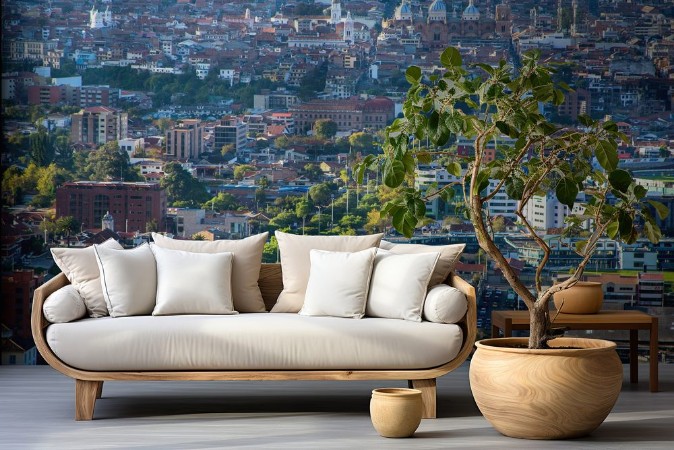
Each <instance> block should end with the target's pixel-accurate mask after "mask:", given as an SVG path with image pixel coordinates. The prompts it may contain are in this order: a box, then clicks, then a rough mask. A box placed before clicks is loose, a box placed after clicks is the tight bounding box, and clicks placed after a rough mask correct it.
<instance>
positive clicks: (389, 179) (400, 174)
mask: <svg viewBox="0 0 674 450" xmlns="http://www.w3.org/2000/svg"><path fill="white" fill-rule="evenodd" d="M383 172H384V184H385V185H386V186H388V187H390V188H395V187H398V186H400V185H401V184H402V182H403V180H405V165H404V164H403V163H402V161H399V160H397V159H393V160H386V162H385V163H384V170H383Z"/></svg>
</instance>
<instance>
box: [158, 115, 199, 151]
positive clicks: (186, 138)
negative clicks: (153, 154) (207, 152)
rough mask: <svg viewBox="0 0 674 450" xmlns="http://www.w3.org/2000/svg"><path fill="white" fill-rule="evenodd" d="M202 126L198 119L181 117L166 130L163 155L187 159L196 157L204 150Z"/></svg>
mask: <svg viewBox="0 0 674 450" xmlns="http://www.w3.org/2000/svg"><path fill="white" fill-rule="evenodd" d="M203 134H204V128H203V126H202V125H201V120H199V119H183V120H181V121H179V122H178V123H177V124H176V125H174V126H173V127H171V129H169V130H168V131H167V132H166V149H165V151H164V156H166V157H167V158H168V159H177V160H181V161H187V160H190V159H198V158H199V157H200V156H201V153H202V152H203V151H204V139H203Z"/></svg>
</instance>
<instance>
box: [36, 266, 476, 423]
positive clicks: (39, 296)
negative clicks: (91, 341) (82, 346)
mask: <svg viewBox="0 0 674 450" xmlns="http://www.w3.org/2000/svg"><path fill="white" fill-rule="evenodd" d="M446 283H447V284H449V285H450V286H454V287H456V288H457V289H458V290H460V291H461V292H463V293H464V294H465V295H466V298H467V302H468V310H467V312H466V315H465V317H464V318H463V320H462V322H461V323H460V324H459V325H460V326H461V328H462V330H463V335H464V336H463V343H462V346H461V350H460V351H459V353H458V354H457V356H456V357H455V358H454V359H453V360H452V361H449V362H447V363H446V364H443V365H440V366H438V367H432V368H428V369H413V370H355V371H354V370H325V371H320V370H295V371H283V370H279V371H267V370H266V371H193V372H188V371H176V372H171V371H162V372H93V371H87V370H81V369H77V368H75V367H72V366H69V365H67V364H65V363H64V362H63V361H61V360H60V359H59V358H58V357H57V356H56V355H55V354H54V353H53V352H52V350H51V348H49V345H48V344H47V340H46V327H47V326H48V325H49V322H48V321H47V320H46V318H45V317H44V315H43V313H42V305H43V304H44V300H45V299H46V298H47V297H48V296H49V295H50V294H51V293H53V292H55V291H56V290H57V289H60V288H61V287H63V286H65V285H67V284H68V279H67V278H66V277H65V275H63V274H62V273H61V274H59V275H57V276H56V277H54V278H52V279H51V280H49V281H48V282H47V283H45V284H43V285H42V286H40V287H39V288H37V289H36V290H35V293H34V296H33V310H32V314H31V324H32V332H33V338H34V340H35V345H36V347H37V349H38V351H39V352H40V354H41V355H42V357H43V358H44V359H45V361H46V362H47V363H48V364H49V365H50V366H52V367H53V368H54V369H56V370H57V371H59V372H61V373H62V374H64V375H67V376H69V377H71V378H74V379H76V380H78V381H91V382H100V383H102V382H103V381H121V380H126V381H139V380H148V381H188V380H194V381H253V380H345V381H348V380H426V381H428V380H432V381H433V382H435V380H434V378H437V377H439V376H442V375H445V374H447V373H449V372H450V371H452V370H454V369H456V368H457V367H459V366H460V365H461V364H463V362H464V361H465V360H466V359H467V358H468V356H469V355H470V354H471V352H472V350H473V345H474V343H475V338H476V336H477V305H476V297H475V289H474V288H473V287H472V286H471V285H470V284H469V283H467V282H466V281H464V280H462V279H461V278H460V277H458V276H456V275H454V274H450V275H449V277H448V278H447V281H446ZM259 286H260V291H261V292H262V296H263V298H264V301H265V305H266V306H267V308H268V309H271V307H272V306H273V304H274V302H275V301H276V298H277V297H278V294H279V293H280V292H281V290H282V289H283V279H282V273H281V265H280V264H262V267H261V270H260V278H259ZM83 386H84V385H83ZM87 386H89V385H87ZM96 386H97V387H96V391H94V393H93V397H94V402H93V403H92V402H91V400H90V399H89V397H88V394H87V393H88V391H87V390H86V389H90V387H87V388H82V389H84V390H83V391H82V394H81V395H86V397H83V398H86V400H84V399H83V400H82V402H80V401H79V399H77V400H76V403H77V408H78V410H79V409H80V408H81V409H82V414H81V417H88V416H89V414H88V410H87V408H88V407H89V406H88V405H91V408H92V411H91V416H92V417H93V405H94V404H95V399H96V395H97V390H98V385H96ZM78 392H79V391H78ZM427 392H428V395H427V397H430V392H431V390H430V388H428V390H427ZM434 392H435V391H434V390H433V393H434ZM428 402H429V405H428V411H430V410H431V409H435V406H434V405H435V395H433V406H431V404H430V400H428ZM81 405H83V406H81ZM77 414H78V417H79V416H80V413H79V412H78V413H77ZM429 414H430V413H429ZM80 420H87V419H80Z"/></svg>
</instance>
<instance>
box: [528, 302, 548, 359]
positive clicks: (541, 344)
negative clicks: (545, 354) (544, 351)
mask: <svg viewBox="0 0 674 450" xmlns="http://www.w3.org/2000/svg"><path fill="white" fill-rule="evenodd" d="M529 324H530V334H529V348H547V347H548V344H547V342H548V339H550V337H549V336H548V333H547V331H548V330H549V329H550V326H549V325H550V314H549V312H548V302H543V304H541V303H540V302H536V303H534V307H533V308H531V309H530V310H529Z"/></svg>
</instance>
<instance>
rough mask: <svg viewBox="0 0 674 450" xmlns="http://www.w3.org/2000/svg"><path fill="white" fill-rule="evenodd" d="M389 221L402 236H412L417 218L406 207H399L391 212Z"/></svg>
mask: <svg viewBox="0 0 674 450" xmlns="http://www.w3.org/2000/svg"><path fill="white" fill-rule="evenodd" d="M391 223H392V224H393V227H394V228H395V229H396V230H398V232H400V233H402V234H403V236H406V237H408V238H409V237H412V234H414V228H415V227H416V225H417V218H416V217H415V216H414V214H412V213H411V212H410V211H409V210H408V209H407V208H405V207H401V208H400V209H398V210H397V211H396V212H395V214H393V217H392V220H391Z"/></svg>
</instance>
